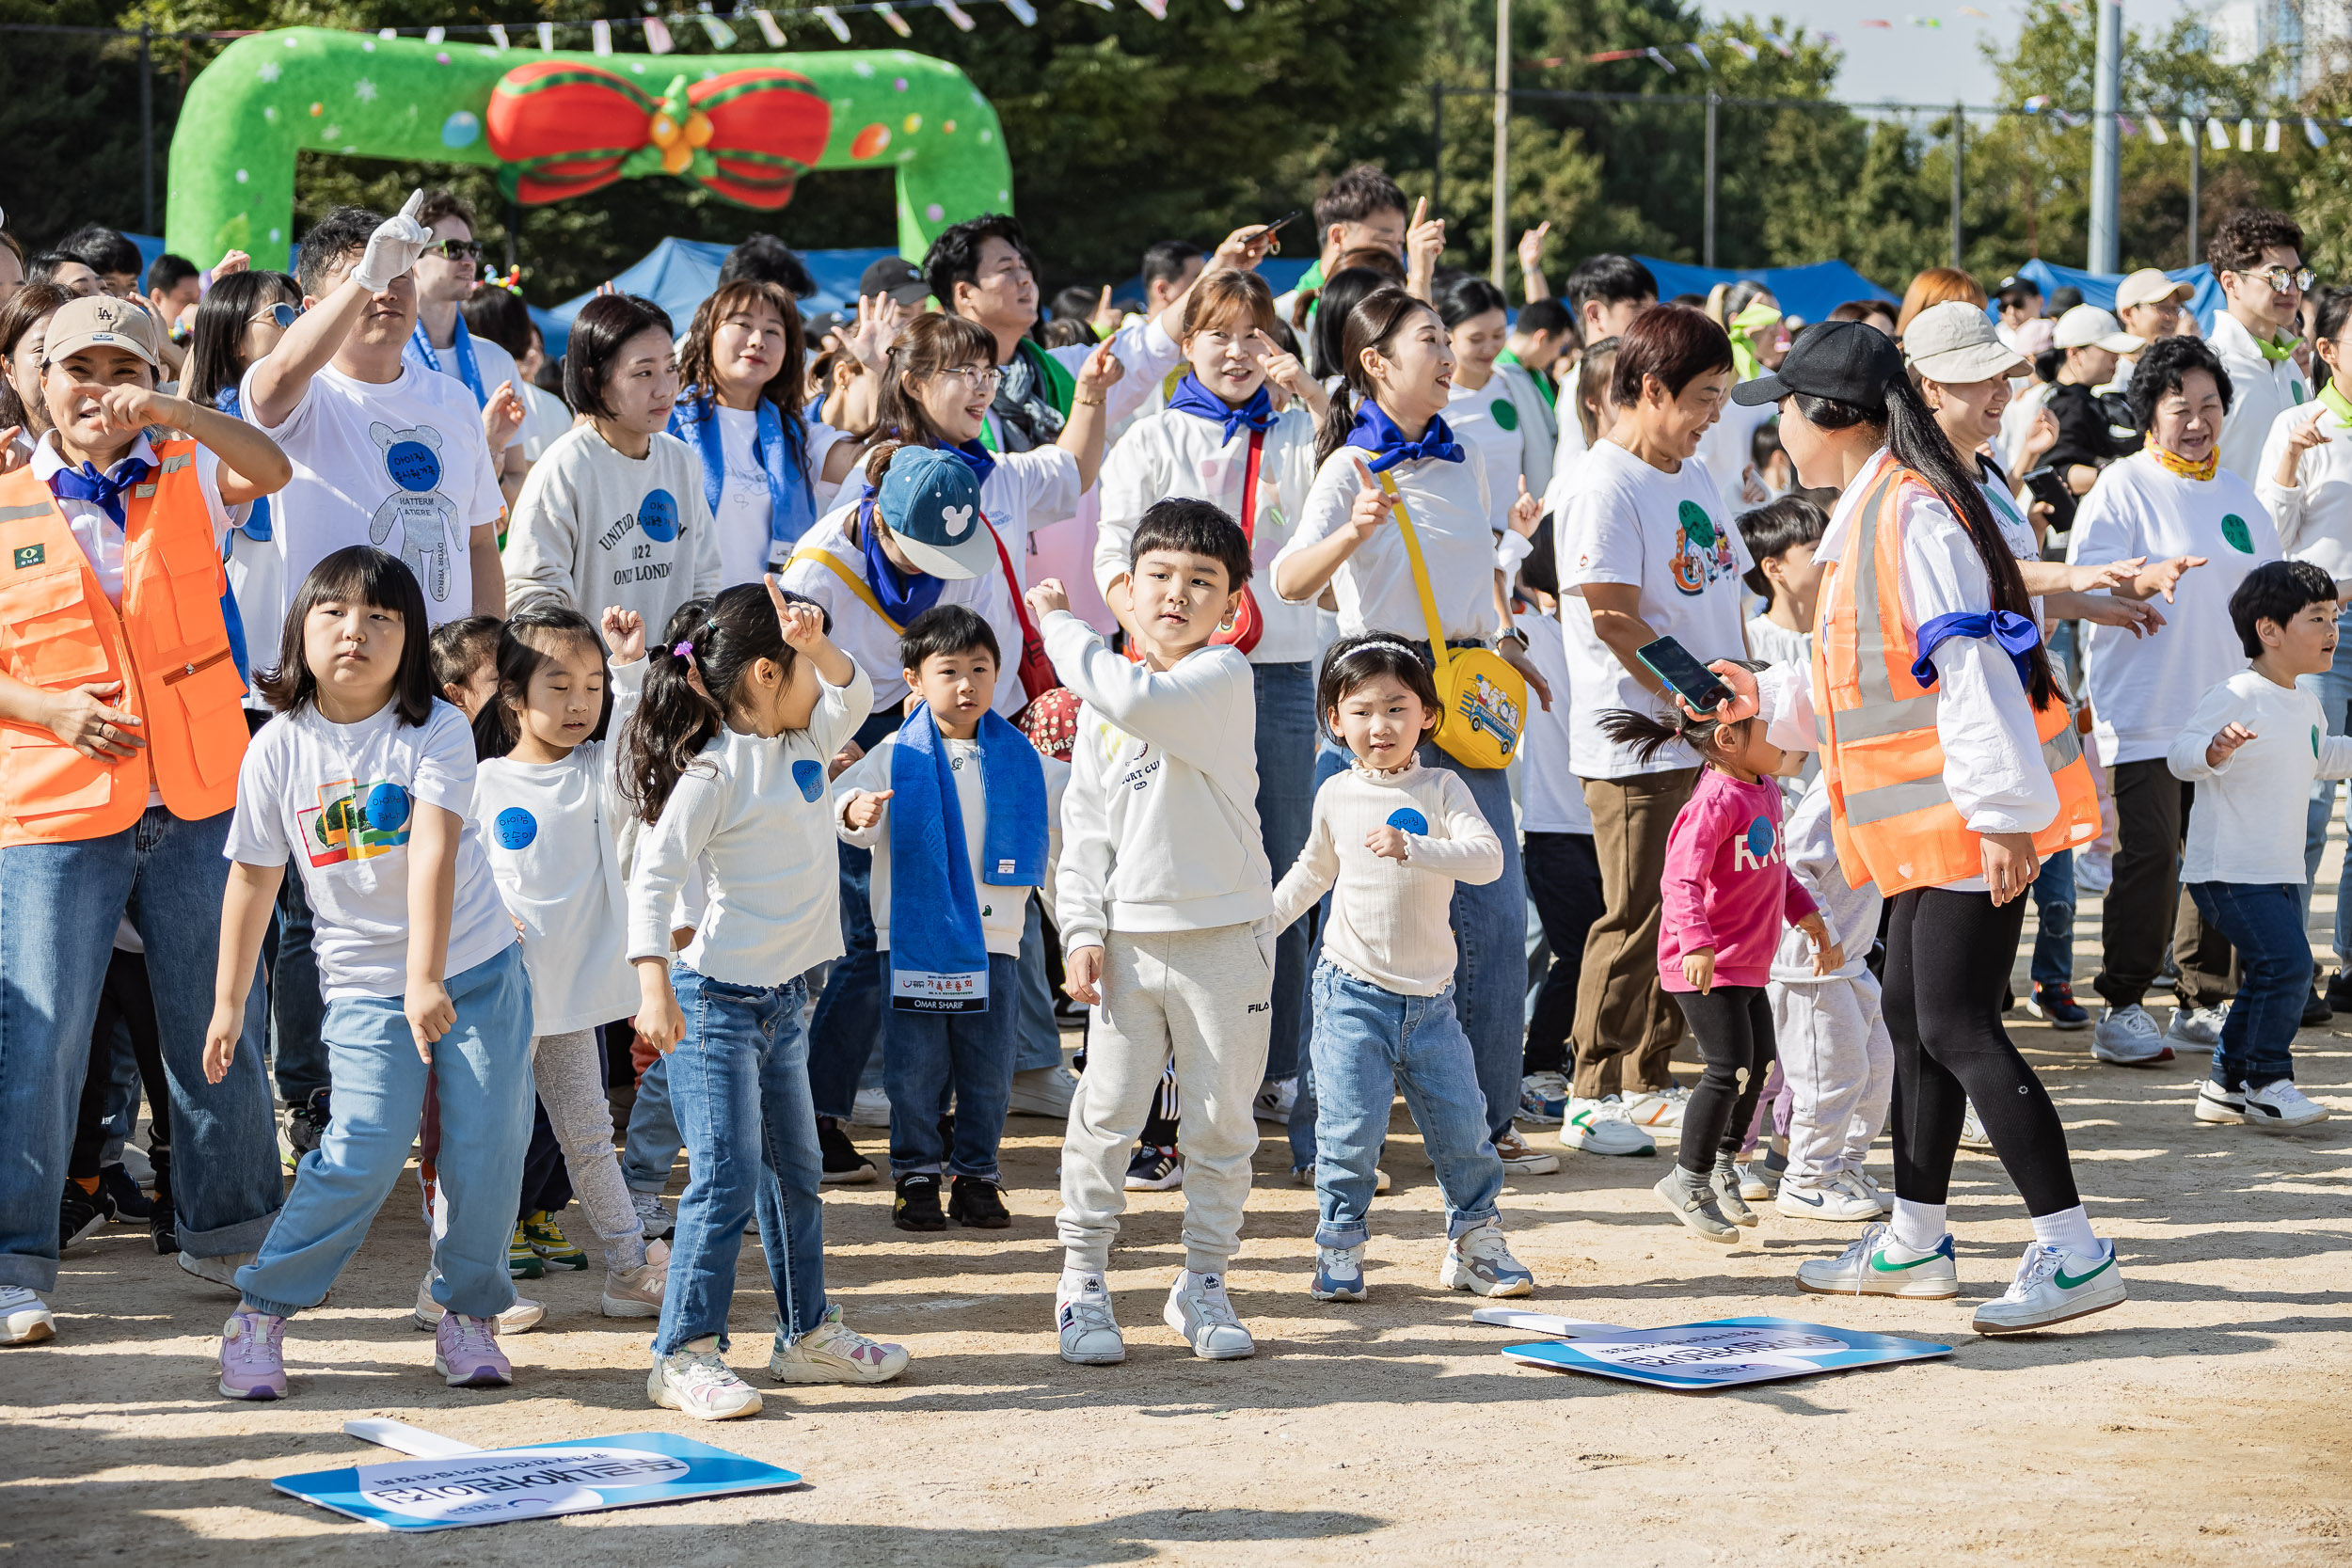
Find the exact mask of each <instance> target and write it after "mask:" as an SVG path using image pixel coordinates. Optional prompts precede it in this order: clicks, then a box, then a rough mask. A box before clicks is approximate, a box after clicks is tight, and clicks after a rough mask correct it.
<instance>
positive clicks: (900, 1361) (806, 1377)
mask: <svg viewBox="0 0 2352 1568" xmlns="http://www.w3.org/2000/svg"><path fill="white" fill-rule="evenodd" d="M907 1360H908V1356H907V1351H906V1347H905V1346H904V1345H885V1344H883V1343H882V1341H881V1340H879V1339H868V1338H866V1336H865V1335H863V1334H860V1333H858V1332H857V1331H856V1330H854V1329H852V1328H851V1327H850V1325H849V1324H847V1323H843V1322H842V1321H841V1304H840V1303H839V1302H837V1301H836V1302H834V1304H833V1305H832V1306H830V1307H826V1308H825V1315H824V1316H823V1317H822V1318H820V1319H818V1323H817V1326H816V1327H815V1328H812V1329H810V1330H809V1331H808V1332H807V1333H806V1334H803V1335H802V1336H801V1337H800V1338H797V1339H788V1338H785V1333H784V1330H783V1329H782V1328H778V1329H777V1330H776V1334H775V1339H774V1341H773V1343H772V1345H771V1349H770V1352H769V1355H768V1375H769V1376H770V1377H772V1378H774V1379H775V1380H776V1381H777V1382H778V1383H888V1382H889V1381H890V1380H891V1379H892V1378H894V1377H897V1376H898V1374H899V1373H900V1372H903V1371H905V1370H907Z"/></svg>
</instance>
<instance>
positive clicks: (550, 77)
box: [485, 60, 833, 211]
mask: <svg viewBox="0 0 2352 1568" xmlns="http://www.w3.org/2000/svg"><path fill="white" fill-rule="evenodd" d="M485 128H486V130H487V131H488V134H489V144H490V150H491V151H493V152H495V153H497V154H498V156H499V160H500V162H501V169H500V170H499V182H500V183H501V185H503V186H504V187H505V188H506V190H507V193H508V194H509V195H511V196H512V197H513V198H515V199H516V200H517V201H521V202H526V203H531V204H538V203H542V202H548V201H562V200H564V199H567V198H571V197H576V196H585V195H587V194H588V193H589V192H590V191H594V190H598V189H600V188H602V187H603V186H606V185H609V184H611V183H612V182H614V181H615V180H621V179H628V178H633V177H635V176H639V175H647V174H660V173H668V174H675V175H682V176H684V177H685V178H687V179H689V180H692V181H694V182H697V183H699V184H701V185H703V186H704V187H705V188H707V189H708V190H711V191H713V192H715V193H717V194H718V195H720V196H723V197H725V198H727V199H728V200H730V201H736V202H740V203H741V204H742V205H744V206H746V207H758V208H763V209H766V210H768V211H773V210H775V209H776V208H779V207H782V206H783V205H784V204H785V203H787V202H788V201H790V200H791V199H792V187H793V185H794V184H795V183H796V182H798V181H799V180H800V178H801V176H802V175H803V174H805V173H807V172H808V171H809V169H811V168H813V167H815V166H816V164H817V160H818V157H819V156H821V155H822V154H823V152H824V150H825V141H826V138H827V137H828V136H830V135H832V134H833V107H832V105H831V104H829V103H826V101H825V99H824V97H823V95H821V94H820V93H818V90H817V87H816V84H814V83H812V82H811V81H809V79H808V78H807V77H805V76H800V75H796V74H794V73H793V72H791V71H773V70H755V71H726V72H724V73H723V74H720V75H716V76H711V77H708V78H706V79H705V80H702V81H699V82H695V83H692V84H691V85H690V84H689V83H688V81H687V79H686V77H685V76H683V75H679V76H676V77H674V78H673V79H672V80H671V82H670V85H669V87H667V89H665V90H664V91H663V92H662V94H661V95H660V97H658V98H657V97H655V96H653V95H652V94H650V93H648V92H646V91H645V90H644V88H643V87H639V86H638V85H637V84H636V83H634V82H631V81H630V80H629V79H628V77H626V76H623V75H621V74H619V73H618V72H615V71H606V70H604V69H602V68H601V67H597V66H591V65H575V64H571V63H568V62H565V61H561V60H534V61H532V62H531V63H530V64H528V65H520V66H516V68H515V69H514V70H512V71H508V72H507V73H506V74H505V75H504V76H502V77H501V78H500V79H499V85H498V87H497V89H496V90H495V91H493V92H492V93H491V95H490V107H489V112H488V114H487V115H486V116H485Z"/></svg>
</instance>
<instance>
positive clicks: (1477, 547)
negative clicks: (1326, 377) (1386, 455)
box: [1269, 447, 1497, 642]
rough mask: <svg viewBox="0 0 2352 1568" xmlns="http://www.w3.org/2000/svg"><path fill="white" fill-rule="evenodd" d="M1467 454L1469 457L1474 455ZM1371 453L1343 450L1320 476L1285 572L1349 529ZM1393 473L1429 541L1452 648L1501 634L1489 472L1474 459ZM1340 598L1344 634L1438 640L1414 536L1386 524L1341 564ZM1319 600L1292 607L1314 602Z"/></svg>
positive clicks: (1406, 466) (1426, 557)
mask: <svg viewBox="0 0 2352 1568" xmlns="http://www.w3.org/2000/svg"><path fill="white" fill-rule="evenodd" d="M1464 450H1465V452H1466V454H1467V452H1468V448H1467V447H1465V449H1464ZM1368 455H1369V454H1367V453H1366V452H1364V451H1362V450H1361V449H1359V448H1357V447H1342V448H1341V449H1340V450H1339V451H1335V452H1333V453H1332V454H1331V455H1330V456H1329V457H1328V458H1327V459H1326V460H1325V461H1324V464H1323V467H1321V468H1319V469H1317V470H1316V472H1315V482H1314V484H1313V486H1312V487H1311V489H1309V490H1308V492H1307V515H1306V516H1305V517H1304V518H1303V519H1301V521H1300V523H1299V526H1298V531H1297V532H1296V533H1295V534H1294V535H1293V536H1292V538H1291V542H1290V543H1289V544H1287V545H1285V546H1282V550H1281V553H1280V554H1279V555H1277V556H1276V557H1275V558H1274V568H1275V570H1276V571H1279V570H1280V569H1281V565H1282V562H1283V560H1284V559H1285V558H1287V557H1289V556H1290V555H1292V554H1294V553H1295V552H1296V551H1297V550H1299V549H1301V548H1303V547H1304V546H1308V545H1311V544H1314V543H1315V542H1316V541H1317V540H1321V539H1327V538H1329V537H1330V536H1331V535H1332V534H1334V533H1337V532H1339V531H1342V530H1343V529H1344V528H1346V527H1347V517H1348V514H1349V513H1350V512H1352V511H1353V510H1354V509H1355V506H1356V491H1357V488H1358V486H1359V485H1360V484H1361V483H1363V481H1362V477H1361V476H1360V475H1359V474H1358V473H1357V472H1356V465H1357V464H1358V463H1359V461H1362V460H1363V459H1364V458H1365V457H1366V456H1368ZM1389 472H1390V474H1391V476H1393V477H1394V479H1395V480H1396V487H1397V491H1398V493H1399V494H1400V495H1402V496H1403V497H1404V498H1405V506H1406V511H1407V512H1409V513H1410V514H1411V515H1412V519H1413V528H1414V530H1415V531H1416V532H1417V533H1418V535H1419V537H1420V539H1421V554H1422V561H1423V562H1426V563H1427V565H1428V568H1429V586H1430V589H1431V591H1432V592H1433V594H1435V595H1436V598H1437V601H1438V621H1439V623H1440V624H1441V626H1442V627H1443V630H1444V633H1445V638H1446V641H1450V642H1451V641H1464V640H1467V639H1470V638H1477V639H1480V640H1482V641H1486V640H1490V639H1492V638H1493V636H1494V635H1495V631H1496V629H1497V628H1496V626H1495V530H1494V502H1493V500H1492V499H1491V498H1490V497H1489V496H1488V494H1487V490H1486V467H1485V465H1483V464H1481V463H1480V462H1478V461H1477V460H1476V458H1475V457H1474V456H1471V455H1466V456H1465V457H1464V460H1463V461H1461V462H1459V463H1440V462H1438V461H1436V460H1434V459H1424V460H1421V461H1416V462H1411V463H1400V464H1398V465H1397V466H1396V467H1393V468H1391V469H1390V470H1389ZM1377 478H1378V476H1377V475H1375V482H1376V481H1377ZM1269 576H1271V574H1269ZM1331 592H1332V594H1333V596H1334V597H1335V598H1337V599H1338V600H1339V606H1340V633H1341V635H1342V636H1345V637H1353V636H1356V635H1357V634H1359V633H1360V632H1367V631H1385V632H1390V633H1393V634H1394V635H1396V636H1398V637H1402V638H1405V639H1406V640H1408V641H1416V642H1425V641H1429V620H1428V617H1427V616H1426V615H1424V614H1423V613H1422V608H1421V594H1420V592H1419V590H1417V589H1416V588H1415V587H1414V586H1413V567H1412V562H1411V561H1410V560H1408V559H1407V558H1406V554H1405V535H1404V534H1403V532H1401V531H1399V530H1398V529H1397V528H1396V527H1395V526H1394V525H1393V524H1383V525H1382V526H1381V527H1380V528H1378V529H1377V530H1375V531H1374V533H1373V536H1372V537H1371V538H1370V539H1367V540H1365V541H1364V543H1363V544H1362V545H1361V546H1359V548H1358V549H1357V551H1356V553H1355V554H1354V555H1351V556H1349V557H1348V558H1347V560H1346V561H1345V562H1342V563H1341V566H1340V569H1339V572H1338V574H1337V575H1336V576H1334V577H1333V578H1331ZM1312 597H1314V596H1313V595H1311V596H1310V598H1309V599H1308V600H1297V601H1293V602H1295V603H1307V602H1311V599H1312Z"/></svg>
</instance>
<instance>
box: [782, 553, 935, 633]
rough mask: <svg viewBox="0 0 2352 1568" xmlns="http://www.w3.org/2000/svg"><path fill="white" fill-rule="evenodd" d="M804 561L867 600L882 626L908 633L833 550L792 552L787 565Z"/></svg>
mask: <svg viewBox="0 0 2352 1568" xmlns="http://www.w3.org/2000/svg"><path fill="white" fill-rule="evenodd" d="M803 561H814V562H817V563H818V565H819V566H823V567H825V568H827V569H828V570H830V571H831V572H832V573H833V575H834V577H837V578H840V579H841V580H842V581H843V582H845V583H847V584H849V586H850V593H852V594H856V595H857V596H858V597H859V598H861V599H863V600H865V601H866V609H868V610H872V611H873V612H874V613H875V614H876V615H878V616H881V617H882V625H883V626H888V627H889V628H890V629H891V630H892V631H894V632H898V633H901V634H903V633H904V632H905V631H906V627H904V626H900V625H899V624H898V622H896V621H894V620H892V619H891V618H890V617H889V616H888V615H886V614H884V613H883V612H882V601H881V600H880V599H877V598H876V597H874V591H873V589H871V588H869V587H867V586H866V579H865V578H862V577H860V576H858V574H857V573H856V572H854V571H852V570H851V569H850V563H849V562H846V561H843V560H842V559H841V558H840V557H839V556H837V555H835V554H834V553H833V552H832V551H831V550H820V549H816V548H810V549H805V550H794V551H793V552H792V557H791V559H790V560H789V561H787V562H785V564H786V565H787V566H790V565H793V564H795V563H797V562H803Z"/></svg>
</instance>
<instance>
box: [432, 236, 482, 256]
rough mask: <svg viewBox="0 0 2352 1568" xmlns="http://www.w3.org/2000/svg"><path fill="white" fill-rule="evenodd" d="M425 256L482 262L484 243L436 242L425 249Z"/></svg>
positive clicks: (469, 241) (461, 241)
mask: <svg viewBox="0 0 2352 1568" xmlns="http://www.w3.org/2000/svg"><path fill="white" fill-rule="evenodd" d="M424 254H425V255H427V256H440V257H445V258H447V259H448V260H450V261H481V260H482V242H481V241H480V240H436V241H434V242H433V243H432V244H431V245H426V246H425V247H424Z"/></svg>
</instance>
